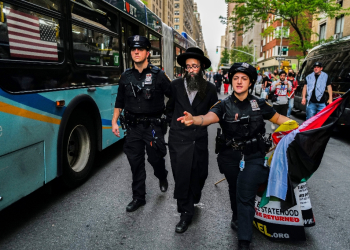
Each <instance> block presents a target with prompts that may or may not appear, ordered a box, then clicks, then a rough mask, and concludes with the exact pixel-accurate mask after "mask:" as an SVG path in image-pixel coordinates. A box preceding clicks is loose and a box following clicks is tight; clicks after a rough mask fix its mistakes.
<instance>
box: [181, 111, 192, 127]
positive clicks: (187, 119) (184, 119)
mask: <svg viewBox="0 0 350 250" xmlns="http://www.w3.org/2000/svg"><path fill="white" fill-rule="evenodd" d="M177 121H178V122H179V121H181V123H183V124H185V125H186V126H191V125H192V124H193V123H194V120H193V116H192V115H191V114H190V113H188V112H187V111H185V112H184V116H181V117H179V118H177Z"/></svg>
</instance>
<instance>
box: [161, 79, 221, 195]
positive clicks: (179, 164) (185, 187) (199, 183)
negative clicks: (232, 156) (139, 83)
mask: <svg viewBox="0 0 350 250" xmlns="http://www.w3.org/2000/svg"><path fill="white" fill-rule="evenodd" d="M171 94H172V95H171V97H170V99H169V101H168V103H167V105H166V107H167V117H168V116H169V117H170V118H171V127H170V131H169V153H170V160H171V167H172V170H173V175H174V179H175V191H174V198H175V199H184V198H187V195H188V192H189V190H190V188H191V190H192V193H193V194H194V198H195V200H196V201H199V199H200V196H201V190H202V188H203V185H204V182H205V179H206V178H207V175H208V157H209V154H208V131H207V127H206V126H194V125H192V126H189V127H186V126H185V125H184V124H182V123H181V122H178V121H177V118H178V117H180V116H183V113H184V111H188V112H190V113H191V114H192V115H194V116H197V115H205V114H207V113H208V111H209V109H210V108H211V106H213V105H214V104H215V103H216V102H217V101H218V97H217V93H216V88H215V86H214V85H213V84H212V83H210V82H207V86H206V90H205V97H204V98H203V99H201V98H200V97H199V95H198V94H197V95H196V97H195V98H194V100H193V103H192V105H191V104H190V101H189V99H188V95H187V92H186V89H185V85H184V79H183V78H180V79H176V80H174V81H173V82H172V83H171Z"/></svg>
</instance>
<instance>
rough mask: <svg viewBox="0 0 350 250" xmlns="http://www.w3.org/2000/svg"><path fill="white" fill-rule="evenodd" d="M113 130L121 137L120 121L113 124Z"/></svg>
mask: <svg viewBox="0 0 350 250" xmlns="http://www.w3.org/2000/svg"><path fill="white" fill-rule="evenodd" d="M112 132H113V134H115V135H116V136H118V137H120V133H119V126H118V123H113V124H112Z"/></svg>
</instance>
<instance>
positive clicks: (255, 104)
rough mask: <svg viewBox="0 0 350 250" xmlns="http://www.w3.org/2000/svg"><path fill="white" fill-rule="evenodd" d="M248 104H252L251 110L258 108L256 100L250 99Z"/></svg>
mask: <svg viewBox="0 0 350 250" xmlns="http://www.w3.org/2000/svg"><path fill="white" fill-rule="evenodd" d="M250 106H252V110H253V111H257V110H260V108H259V104H258V102H257V101H256V100H250Z"/></svg>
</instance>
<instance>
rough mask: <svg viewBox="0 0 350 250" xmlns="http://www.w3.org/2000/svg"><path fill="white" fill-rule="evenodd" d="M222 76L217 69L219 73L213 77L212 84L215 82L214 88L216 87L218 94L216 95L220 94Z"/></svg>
mask: <svg viewBox="0 0 350 250" xmlns="http://www.w3.org/2000/svg"><path fill="white" fill-rule="evenodd" d="M223 78H224V77H223V75H222V74H221V69H219V71H218V72H217V73H216V74H215V75H214V82H215V86H216V92H218V94H220V92H221V84H222V81H223Z"/></svg>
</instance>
